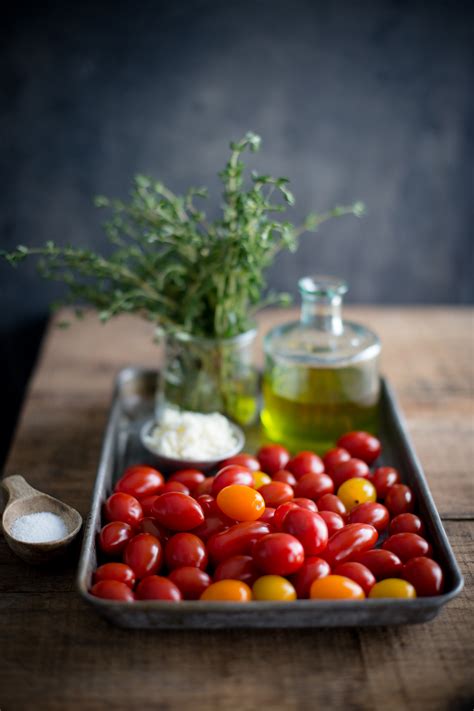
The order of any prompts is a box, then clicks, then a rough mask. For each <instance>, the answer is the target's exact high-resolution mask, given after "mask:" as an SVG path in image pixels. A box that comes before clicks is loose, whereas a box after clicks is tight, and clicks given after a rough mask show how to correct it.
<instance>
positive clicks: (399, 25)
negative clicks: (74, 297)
mask: <svg viewBox="0 0 474 711" xmlns="http://www.w3.org/2000/svg"><path fill="white" fill-rule="evenodd" d="M3 12H5V11H3ZM473 18H474V13H473V10H472V3H470V2H469V3H461V2H416V1H407V2H394V1H392V2H390V1H388V0H378V1H376V0H374V1H373V2H371V1H369V0H367V1H365V2H349V1H347V2H317V1H316V0H314V1H311V0H306V1H305V0H273V1H272V0H261V1H258V0H254V2H250V1H248V0H240V1H239V2H233V1H229V2H225V1H223V2H217V1H213V0H208V1H206V0H194V1H192V0H188V1H187V2H180V1H178V0H177V1H175V2H169V3H162V2H150V1H146V0H142V1H141V2H131V1H130V2H114V3H112V2H110V3H107V2H95V3H61V4H59V3H57V4H55V3H46V4H45V3H41V4H38V6H36V7H35V6H31V7H28V6H27V5H25V4H21V3H20V4H17V5H16V7H14V8H11V7H10V9H9V10H8V12H7V14H6V15H5V14H4V15H3V17H2V22H3V26H2V29H1V31H2V35H3V37H2V43H1V48H0V89H1V95H2V100H1V115H0V136H1V142H2V148H1V154H0V180H1V190H0V200H1V211H0V246H1V247H3V248H11V247H13V246H15V245H16V244H18V243H27V244H39V243H41V242H43V241H45V240H47V239H54V240H55V241H57V242H64V241H69V242H71V243H74V244H78V245H79V244H84V245H95V246H96V247H97V248H102V245H103V243H104V239H103V236H102V233H101V229H100V221H101V219H102V215H101V214H99V213H97V211H96V210H95V208H93V207H92V205H91V198H92V196H93V195H94V194H97V193H103V194H108V195H119V196H125V195H126V193H127V190H128V187H129V183H130V178H131V176H132V175H133V174H134V173H136V172H145V173H150V174H153V175H154V176H156V177H159V178H161V179H162V180H164V181H165V182H166V183H168V184H169V185H170V186H171V187H172V188H173V189H175V190H177V191H179V190H181V189H184V188H185V187H186V186H187V185H188V184H205V185H209V187H210V188H211V191H212V192H213V200H212V201H211V204H210V210H211V212H212V211H213V210H216V209H217V207H218V204H219V198H218V190H219V187H218V182H217V179H216V177H215V174H216V171H217V170H218V169H220V168H221V167H222V165H223V163H224V161H225V160H226V157H227V151H228V148H227V146H228V142H229V140H231V139H236V138H238V137H240V136H241V135H243V133H245V132H246V131H247V130H248V129H252V130H254V131H257V132H259V133H260V134H261V135H262V137H263V146H262V151H261V153H260V154H258V155H257V157H256V158H254V159H252V161H251V163H252V166H257V165H258V166H259V168H261V169H262V170H264V171H271V172H273V173H275V174H280V175H285V176H288V177H290V178H291V179H292V186H293V190H294V192H295V194H296V197H297V204H296V207H295V209H294V211H293V213H294V214H293V215H292V216H291V217H292V219H294V220H295V221H297V220H298V219H301V217H302V216H303V215H304V214H305V212H307V211H309V210H311V209H313V208H318V209H325V208H327V207H329V206H332V205H334V204H335V203H345V202H352V201H353V200H354V199H361V200H363V201H364V202H365V203H366V204H367V207H368V215H367V217H365V218H364V219H363V220H356V219H355V218H345V219H342V220H338V221H335V222H333V223H332V224H330V225H327V226H325V227H324V229H322V230H321V232H320V233H319V234H318V235H308V236H306V237H305V238H303V241H302V243H301V248H300V250H299V252H298V254H297V255H296V256H295V255H284V256H283V257H281V258H280V260H279V261H278V263H277V264H276V265H275V267H274V269H273V270H272V271H271V273H270V282H271V285H272V286H274V287H280V288H283V289H287V290H292V289H293V288H294V285H295V282H296V280H297V278H298V277H299V276H301V275H302V274H304V273H307V272H311V271H319V272H329V273H335V274H338V275H341V276H344V277H346V278H347V279H348V281H349V283H350V287H351V291H350V296H349V298H350V299H351V300H352V301H358V302H378V303H407V302H416V303H437V302H445V303H454V304H456V303H457V304H459V303H468V302H472V300H473V282H472V277H471V269H472V235H471V231H472V225H473V223H474V219H473V218H474V215H473V190H472V188H473V181H472V160H473V153H474V151H473V130H472V129H473V124H472V114H473V106H474V100H473V89H474V82H473V74H474V72H473V58H472V53H471V52H472V46H473V39H474V33H473ZM0 285H1V294H2V308H1V317H0V349H1V350H0V367H1V368H2V374H3V375H4V377H5V380H4V382H5V381H6V383H7V385H6V393H4V394H3V405H4V407H3V410H4V415H3V416H4V417H5V413H7V427H6V429H5V427H4V428H3V432H4V438H6V434H7V433H8V428H9V427H10V428H11V426H12V424H13V421H14V414H15V411H16V408H17V406H18V402H19V399H20V396H21V391H22V388H23V386H24V382H25V380H26V378H27V375H28V372H29V370H30V368H31V366H32V363H33V359H34V355H35V352H36V349H37V345H38V342H39V339H40V336H41V332H42V329H43V327H44V324H45V319H46V316H47V310H48V303H49V302H50V300H51V299H53V298H56V297H58V296H59V295H60V294H61V288H60V287H59V286H57V285H51V284H48V283H45V282H42V281H41V280H40V279H39V277H37V276H36V275H35V271H34V268H33V266H32V265H29V264H27V265H23V266H22V267H21V268H19V269H18V270H12V269H11V268H9V267H8V266H7V265H5V264H0Z"/></svg>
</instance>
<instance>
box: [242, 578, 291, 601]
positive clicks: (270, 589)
mask: <svg viewBox="0 0 474 711" xmlns="http://www.w3.org/2000/svg"><path fill="white" fill-rule="evenodd" d="M252 592H253V597H254V600H284V601H289V600H296V590H295V589H294V587H293V585H292V584H291V583H290V581H289V580H287V579H286V578H283V577H282V576H281V575H262V577H261V578H258V580H256V581H255V582H254V584H253V587H252Z"/></svg>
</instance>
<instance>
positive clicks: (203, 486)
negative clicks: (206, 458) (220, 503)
mask: <svg viewBox="0 0 474 711" xmlns="http://www.w3.org/2000/svg"><path fill="white" fill-rule="evenodd" d="M214 478H215V477H213V476H207V477H206V478H205V479H204V481H201V483H200V484H198V485H197V486H196V488H195V489H194V490H193V496H194V497H195V498H196V499H197V498H198V497H199V496H202V494H210V493H211V491H212V486H213V484H214Z"/></svg>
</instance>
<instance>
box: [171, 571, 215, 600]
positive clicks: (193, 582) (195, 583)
mask: <svg viewBox="0 0 474 711" xmlns="http://www.w3.org/2000/svg"><path fill="white" fill-rule="evenodd" d="M168 577H169V580H171V582H172V583H174V584H175V585H176V586H177V587H178V588H179V590H180V592H181V595H182V596H183V599H184V600H199V598H200V597H201V595H202V593H203V592H204V590H205V589H206V588H208V587H209V585H210V584H211V578H210V577H209V575H208V574H207V573H205V572H204V570H201V569H200V568H194V567H191V566H185V567H184V568H175V570H172V571H171V573H170V574H169V576H168Z"/></svg>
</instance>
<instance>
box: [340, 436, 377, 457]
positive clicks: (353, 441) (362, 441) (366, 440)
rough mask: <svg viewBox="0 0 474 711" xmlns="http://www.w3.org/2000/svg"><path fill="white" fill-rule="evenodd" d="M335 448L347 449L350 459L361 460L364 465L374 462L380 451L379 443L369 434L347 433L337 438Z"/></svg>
mask: <svg viewBox="0 0 474 711" xmlns="http://www.w3.org/2000/svg"><path fill="white" fill-rule="evenodd" d="M337 446H338V447H342V448H343V449H347V451H348V452H349V454H350V455H351V457H355V458H356V459H362V461H363V462H366V464H372V463H373V462H375V460H376V459H377V457H378V456H379V455H380V452H381V451H382V445H381V444H380V441H379V440H378V439H377V437H374V436H373V435H371V434H370V433H369V432H347V433H346V434H344V435H342V437H339V439H338V440H337Z"/></svg>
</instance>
